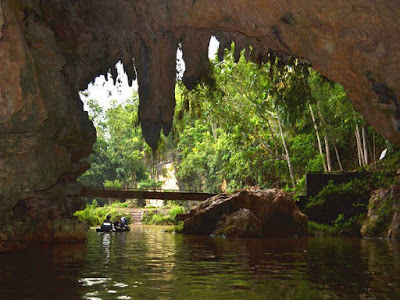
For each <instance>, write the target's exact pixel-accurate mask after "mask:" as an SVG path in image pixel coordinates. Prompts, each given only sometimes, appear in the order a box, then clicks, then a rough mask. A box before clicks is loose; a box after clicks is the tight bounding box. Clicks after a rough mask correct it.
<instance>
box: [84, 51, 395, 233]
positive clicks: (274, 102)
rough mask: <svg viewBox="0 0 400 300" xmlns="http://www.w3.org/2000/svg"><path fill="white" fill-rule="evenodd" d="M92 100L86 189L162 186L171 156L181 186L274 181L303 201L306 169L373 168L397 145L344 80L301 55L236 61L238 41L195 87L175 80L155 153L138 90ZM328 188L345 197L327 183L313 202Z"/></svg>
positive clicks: (332, 221)
mask: <svg viewBox="0 0 400 300" xmlns="http://www.w3.org/2000/svg"><path fill="white" fill-rule="evenodd" d="M88 106H89V108H90V111H89V115H90V118H91V119H92V121H93V122H94V124H95V126H96V129H97V142H96V143H95V146H94V154H92V155H91V156H90V158H89V161H90V163H91V165H92V167H91V169H89V170H88V171H87V172H86V173H85V174H83V175H82V176H81V177H80V181H81V182H82V183H84V184H85V185H87V186H116V187H120V186H125V187H156V186H157V185H158V186H160V183H158V182H157V171H156V170H155V167H154V166H155V164H156V162H157V161H162V160H163V159H166V158H167V157H168V159H170V160H173V162H174V166H175V170H176V176H177V179H178V181H179V186H180V188H182V189H186V190H193V191H194V190H198V191H204V192H220V191H228V192H229V191H233V190H235V189H238V188H243V187H245V186H260V187H262V188H273V187H276V188H282V189H285V190H287V191H289V192H293V193H294V195H295V198H296V195H301V194H304V178H305V174H306V173H307V172H325V173H329V172H342V171H354V170H359V171H360V170H364V169H366V168H367V169H368V166H371V165H375V164H376V162H377V161H378V159H379V155H380V153H381V151H382V150H384V149H386V148H388V152H389V153H390V152H391V153H394V152H395V151H396V150H397V148H396V147H395V146H393V145H391V144H390V143H389V142H387V141H385V140H384V139H383V138H382V137H381V136H380V135H379V134H377V133H376V132H375V131H374V130H373V129H372V128H371V127H369V126H368V125H367V123H366V122H365V120H364V119H363V118H362V117H361V116H360V115H359V113H358V112H357V111H355V110H354V108H353V106H352V104H351V99H350V98H349V97H348V96H347V94H346V92H345V90H344V88H343V86H341V85H340V84H337V83H334V82H332V81H330V80H328V79H327V78H325V77H324V76H322V75H321V74H319V73H318V72H316V71H315V70H313V69H312V68H311V67H310V66H308V65H306V64H303V63H301V62H299V61H298V60H297V59H294V58H290V59H287V60H285V61H283V60H282V59H281V58H278V57H269V61H268V62H266V63H258V64H256V63H253V62H250V61H248V60H246V59H245V53H244V52H242V53H241V56H240V57H239V58H238V59H237V58H236V59H235V55H234V44H232V48H231V49H230V50H226V51H225V56H224V60H223V61H219V60H218V59H217V58H215V60H213V61H211V71H210V73H209V75H208V76H207V78H205V80H204V81H203V82H202V83H199V84H198V85H197V86H196V87H195V88H194V89H193V90H191V91H189V90H187V89H186V88H185V87H184V85H183V83H182V82H181V81H179V80H178V82H177V86H176V108H175V119H174V127H173V132H172V135H170V136H169V137H165V136H162V137H161V142H160V145H159V148H158V150H157V152H156V153H152V151H151V149H150V147H149V146H147V145H146V144H145V142H144V139H143V138H142V135H141V130H140V126H139V124H138V115H137V108H138V95H137V93H135V94H134V95H132V97H131V98H130V99H128V100H127V101H126V102H125V103H120V104H117V103H116V102H114V103H113V104H112V105H111V108H109V109H107V110H106V111H103V109H102V108H101V107H100V106H99V105H98V103H97V102H96V100H95V99H93V100H90V101H89V102H88ZM158 171H159V170H158ZM363 184H364V183H357V182H355V183H350V184H349V186H345V187H341V189H342V190H343V189H344V190H345V191H346V190H349V189H353V187H354V186H356V187H359V185H361V186H362V185H363ZM329 189H330V190H331V192H332V191H333V192H335V193H339V194H340V191H338V190H337V189H340V188H334V187H332V186H328V187H327V190H326V191H325V194H322V195H320V198H318V199H310V202H309V203H308V206H309V207H308V208H309V209H312V207H315V206H316V205H317V204H318V203H321V201H325V200H326V199H328V198H329V196H327V195H328V194H329V191H328V190H329ZM353 190H354V189H353ZM359 190H363V189H362V188H360V189H359ZM331 194H332V193H331ZM364 196H365V195H364ZM324 197H325V198H324ZM364 198H365V197H364ZM364 198H362V199H364ZM321 199H324V200H321ZM318 201H320V202H318ZM360 201H361V200H360ZM362 201H364V200H362ZM316 203H317V204H316ZM324 203H325V202H324ZM358 204H360V203H358ZM360 206H362V207H367V204H366V203H364V202H363V203H362V204H360ZM363 214H365V210H363V209H361V210H360V211H359V213H357V214H355V215H350V216H346V215H343V213H341V212H338V213H337V214H336V213H335V215H334V216H332V217H330V218H329V220H327V221H325V223H326V224H329V225H335V226H336V227H337V228H339V229H338V230H339V231H340V230H341V229H343V228H345V227H346V226H350V225H346V224H347V223H346V222H348V221H349V219H350V218H354V220H355V219H357V218H356V216H360V215H361V216H362V215H363ZM354 220H353V221H354ZM356 221H357V222H359V220H358V219H357V220H356ZM350 227H351V226H350ZM343 230H344V229H343ZM344 231H345V230H344Z"/></svg>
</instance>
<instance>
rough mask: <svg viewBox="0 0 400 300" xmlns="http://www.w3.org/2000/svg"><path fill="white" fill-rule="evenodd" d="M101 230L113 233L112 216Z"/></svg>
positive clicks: (104, 222)
mask: <svg viewBox="0 0 400 300" xmlns="http://www.w3.org/2000/svg"><path fill="white" fill-rule="evenodd" d="M101 230H102V231H103V232H110V231H112V223H111V215H107V217H106V219H105V220H104V221H103V224H101Z"/></svg>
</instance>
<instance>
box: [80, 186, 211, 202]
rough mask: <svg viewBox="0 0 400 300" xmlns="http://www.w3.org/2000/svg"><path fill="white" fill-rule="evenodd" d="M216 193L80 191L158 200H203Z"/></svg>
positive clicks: (129, 189)
mask: <svg viewBox="0 0 400 300" xmlns="http://www.w3.org/2000/svg"><path fill="white" fill-rule="evenodd" d="M214 195H216V194H215V193H203V192H192V191H190V192H189V191H172V190H162V189H153V190H148V189H133V188H110V187H107V188H104V187H101V188H92V187H86V188H85V189H84V190H83V191H82V196H83V197H88V198H91V197H99V198H121V199H122V198H124V199H160V200H186V201H190V200H192V201H197V200H205V199H207V198H209V197H212V196H214Z"/></svg>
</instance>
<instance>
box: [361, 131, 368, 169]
mask: <svg viewBox="0 0 400 300" xmlns="http://www.w3.org/2000/svg"><path fill="white" fill-rule="evenodd" d="M361 131H362V137H363V150H364V163H365V164H366V165H368V147H367V134H366V133H365V126H363V127H362V128H361Z"/></svg>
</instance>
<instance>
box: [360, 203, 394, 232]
mask: <svg viewBox="0 0 400 300" xmlns="http://www.w3.org/2000/svg"><path fill="white" fill-rule="evenodd" d="M393 202H394V200H393V198H391V197H390V198H389V199H388V200H386V201H383V202H382V204H381V205H380V207H374V208H373V210H374V213H375V214H376V215H377V217H376V219H375V220H371V221H370V222H369V223H368V224H367V228H366V231H365V235H366V236H372V237H379V236H386V233H387V230H388V225H389V224H390V222H391V220H392V218H393V213H394V211H393ZM371 205H373V204H371Z"/></svg>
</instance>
